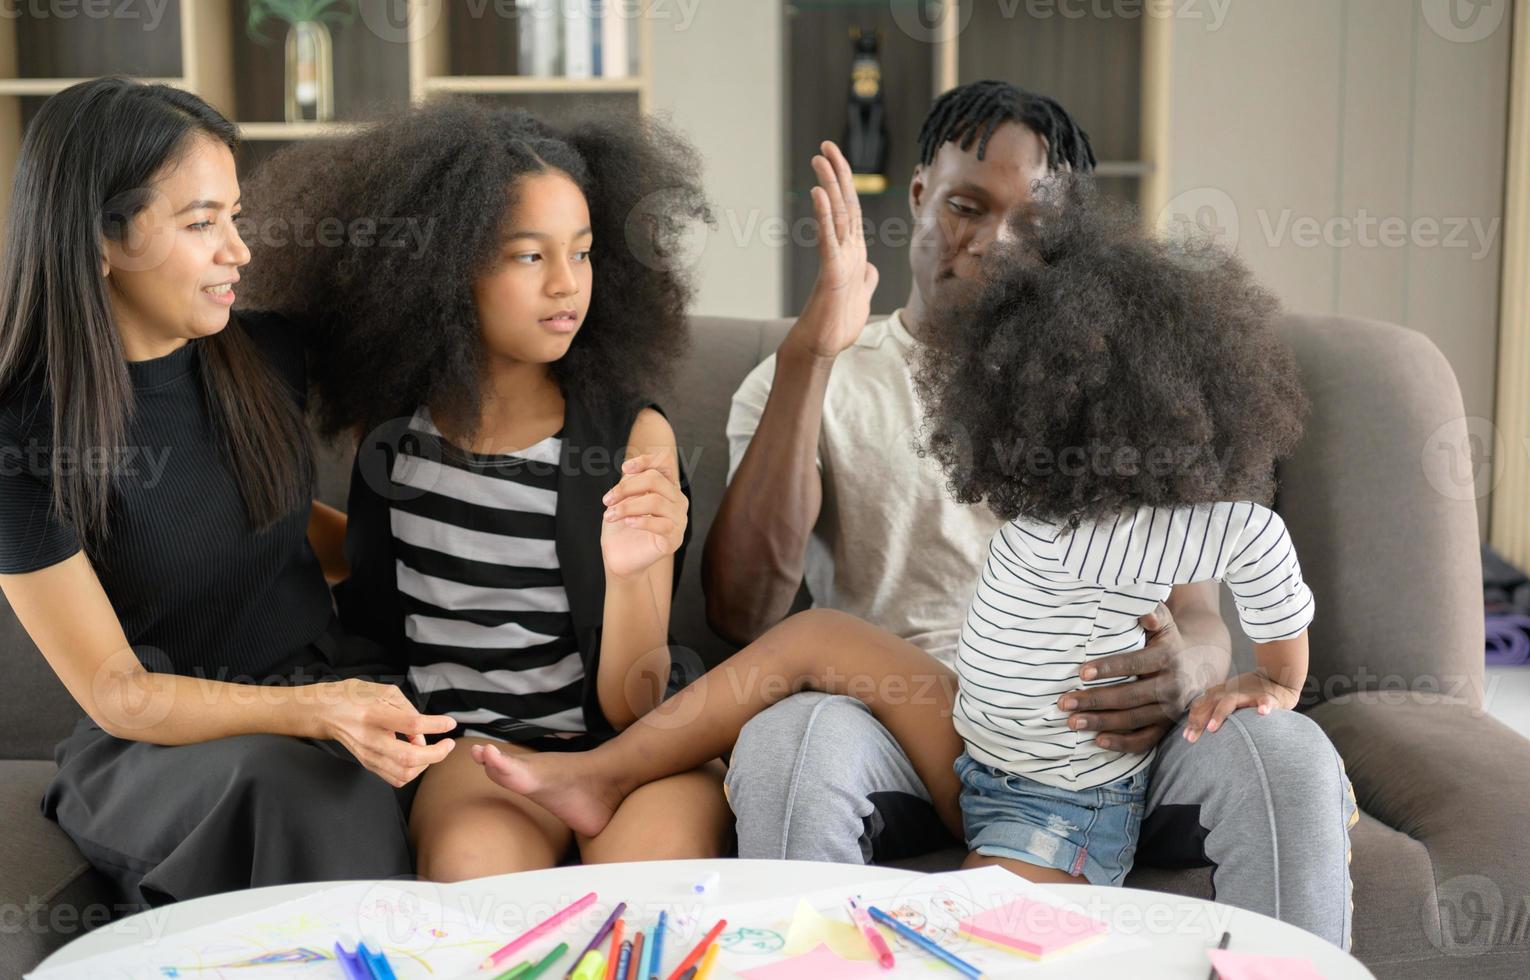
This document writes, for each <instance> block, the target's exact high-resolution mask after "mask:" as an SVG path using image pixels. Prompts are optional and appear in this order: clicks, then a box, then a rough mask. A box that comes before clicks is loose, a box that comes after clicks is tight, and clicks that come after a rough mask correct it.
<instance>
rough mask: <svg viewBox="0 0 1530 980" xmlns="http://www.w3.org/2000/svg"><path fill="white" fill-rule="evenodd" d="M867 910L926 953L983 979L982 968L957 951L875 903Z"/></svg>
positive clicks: (980, 979)
mask: <svg viewBox="0 0 1530 980" xmlns="http://www.w3.org/2000/svg"><path fill="white" fill-rule="evenodd" d="M866 912H867V913H868V914H869V915H870V916H871V917H872V918H873V919H875V920H876V921H877V922H880V923H881V924H882V925H884V926H886V927H887V928H889V929H891V930H892V931H893V932H896V933H897V934H898V935H900V936H902V937H903V938H904V939H907V940H908V941H909V942H911V943H913V944H914V945H915V946H918V947H919V948H920V949H922V950H924V951H925V952H926V953H929V954H930V955H931V956H933V957H935V958H936V959H938V960H940V961H942V962H943V963H945V964H946V965H947V966H950V967H952V968H953V969H957V970H960V971H961V972H963V973H965V974H966V975H967V976H969V977H972V978H973V980H983V971H982V970H979V969H978V968H977V967H975V966H973V965H972V964H971V963H968V962H967V961H966V960H964V959H962V958H961V957H960V956H957V955H956V954H955V953H953V952H951V951H950V950H948V949H946V948H945V947H944V946H942V945H940V944H939V943H937V942H936V941H935V940H933V939H931V938H929V937H928V936H926V935H924V934H923V933H921V932H919V931H918V930H916V929H911V928H909V927H908V926H906V925H904V924H903V923H901V922H899V921H898V920H897V919H894V918H893V917H892V916H890V915H888V914H887V913H886V912H883V911H882V910H881V909H879V908H877V907H876V906H875V905H871V906H868V907H867V908H866Z"/></svg>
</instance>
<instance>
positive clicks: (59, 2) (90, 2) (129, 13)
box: [0, 0, 170, 31]
mask: <svg viewBox="0 0 1530 980" xmlns="http://www.w3.org/2000/svg"><path fill="white" fill-rule="evenodd" d="M169 6H170V0H0V19H3V20H19V19H21V18H23V17H25V18H26V19H27V20H48V19H53V20H74V19H75V18H77V17H84V18H87V19H89V20H120V21H139V22H141V23H142V24H143V29H144V30H145V31H153V30H158V29H159V25H160V23H161V22H163V21H164V19H165V10H166V9H168V8H169Z"/></svg>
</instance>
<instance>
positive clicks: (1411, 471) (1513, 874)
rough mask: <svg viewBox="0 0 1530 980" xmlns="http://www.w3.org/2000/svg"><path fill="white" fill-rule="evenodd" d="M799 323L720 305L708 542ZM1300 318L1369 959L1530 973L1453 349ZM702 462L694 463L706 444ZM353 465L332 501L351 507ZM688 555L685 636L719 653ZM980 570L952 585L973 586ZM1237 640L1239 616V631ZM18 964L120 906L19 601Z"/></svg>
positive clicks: (13, 939)
mask: <svg viewBox="0 0 1530 980" xmlns="http://www.w3.org/2000/svg"><path fill="white" fill-rule="evenodd" d="M787 326H788V322H787V321H749V320H719V319H701V320H698V321H697V322H696V324H695V342H694V348H693V352H692V355H691V357H690V358H689V360H688V361H687V363H686V365H685V368H684V370H683V372H682V376H681V378H680V381H679V384H678V385H677V387H676V391H677V392H678V394H675V395H672V396H671V397H670V398H668V399H667V406H666V407H667V408H668V409H669V411H670V414H671V417H672V419H673V421H674V423H675V428H676V430H677V432H678V433H679V436H680V443H681V446H682V450H683V451H684V452H685V453H687V454H688V455H687V458H688V459H689V460H690V461H691V462H692V463H693V464H694V471H693V474H692V476H693V480H694V499H693V508H692V510H693V521H694V527H695V534H696V540H697V541H698V542H699V541H702V540H704V539H705V536H706V533H707V529H708V527H709V525H710V523H711V516H712V514H713V512H714V511H715V510H716V507H717V503H718V500H719V497H720V494H721V492H722V486H723V480H724V476H725V474H726V471H727V448H726V443H725V440H724V438H723V421H724V419H725V418H726V416H727V410H728V401H729V396H730V394H731V393H732V391H733V390H734V388H735V387H736V386H737V385H738V383H739V382H740V380H742V378H743V377H744V375H745V374H746V373H747V372H748V370H749V369H750V368H752V367H753V366H754V365H755V364H757V363H758V362H759V361H760V360H761V359H762V358H764V357H765V356H766V355H768V354H769V353H770V352H771V351H772V350H774V348H775V345H776V343H777V342H778V341H779V339H780V337H781V336H782V335H783V333H784V331H785V329H786V327H787ZM1283 329H1284V331H1285V333H1286V336H1287V337H1288V338H1289V340H1290V343H1291V344H1292V346H1293V347H1294V349H1295V350H1296V352H1297V355H1298V357H1299V359H1300V361H1301V364H1302V366H1303V370H1304V372H1305V376H1306V383H1307V387H1308V390H1309V392H1310V394H1311V397H1312V402H1313V415H1312V418H1311V422H1310V426H1309V431H1308V434H1307V437H1306V439H1305V441H1304V443H1303V445H1302V448H1301V451H1300V452H1299V453H1298V454H1297V456H1296V458H1294V459H1292V460H1291V461H1290V462H1289V463H1288V464H1286V465H1285V467H1284V468H1283V470H1282V473H1281V478H1282V487H1283V489H1282V493H1281V498H1280V500H1279V502H1278V507H1279V510H1280V511H1281V513H1282V514H1283V516H1284V517H1285V519H1286V521H1287V523H1288V525H1289V526H1290V528H1291V532H1292V534H1293V535H1294V537H1295V539H1296V543H1297V546H1298V548H1299V550H1300V552H1301V554H1302V564H1303V567H1304V569H1305V570H1306V573H1307V577H1308V580H1309V582H1310V584H1311V585H1312V588H1313V590H1314V591H1315V592H1316V593H1317V595H1318V597H1319V602H1320V609H1321V612H1320V615H1319V617H1318V620H1317V622H1316V624H1315V625H1314V627H1313V630H1312V669H1313V676H1314V678H1315V679H1316V680H1317V682H1318V684H1319V688H1320V690H1321V692H1322V694H1323V702H1322V703H1320V704H1318V705H1317V706H1316V707H1314V708H1312V709H1311V715H1312V717H1313V718H1314V719H1316V720H1317V721H1318V722H1319V723H1320V724H1321V725H1322V726H1323V728H1324V729H1325V730H1326V731H1327V732H1328V734H1329V735H1330V736H1331V737H1332V738H1333V740H1334V742H1335V743H1336V744H1337V745H1338V747H1339V750H1340V752H1341V753H1342V754H1343V756H1344V759H1345V762H1346V765H1347V767H1348V770H1349V773H1350V776H1351V778H1352V779H1353V781H1354V784H1355V790H1356V792H1357V794H1358V798H1359V802H1360V805H1361V808H1362V811H1363V813H1362V815H1361V817H1360V822H1359V824H1358V825H1357V826H1356V827H1355V828H1354V831H1353V845H1354V858H1353V873H1354V902H1355V918H1354V923H1355V925H1354V952H1355V955H1357V956H1358V957H1360V958H1361V959H1362V960H1364V961H1365V962H1366V963H1367V964H1368V965H1369V966H1370V968H1371V969H1372V970H1373V971H1374V972H1375V973H1376V974H1377V975H1378V976H1379V977H1383V978H1394V977H1395V978H1415V977H1416V978H1429V980H1433V978H1438V977H1447V976H1467V975H1470V976H1473V977H1505V978H1508V977H1516V978H1521V977H1525V976H1530V828H1527V827H1521V826H1520V825H1519V824H1518V823H1517V822H1516V821H1517V820H1518V819H1519V818H1520V817H1521V816H1523V815H1526V814H1530V742H1527V741H1526V740H1524V739H1522V738H1521V737H1520V736H1518V735H1516V734H1514V733H1513V732H1512V731H1510V730H1509V729H1507V728H1505V727H1504V726H1503V725H1500V724H1499V723H1497V722H1496V721H1494V720H1492V719H1491V718H1488V717H1486V716H1485V715H1484V714H1483V712H1482V709H1481V690H1482V661H1483V627H1482V602H1481V590H1480V566H1479V553H1478V535H1477V518H1476V508H1475V502H1474V501H1473V500H1471V499H1465V500H1462V499H1456V496H1457V495H1453V494H1450V493H1443V492H1441V491H1440V490H1437V489H1436V487H1437V486H1439V487H1446V488H1449V487H1450V486H1451V485H1452V484H1451V482H1450V478H1451V474H1450V473H1449V470H1448V468H1449V465H1450V462H1451V460H1450V459H1449V458H1448V453H1447V452H1444V451H1440V450H1439V448H1438V445H1439V442H1440V441H1441V440H1445V441H1451V440H1455V441H1459V437H1460V435H1461V434H1462V433H1463V432H1464V427H1465V424H1466V423H1465V420H1464V418H1463V415H1464V413H1463V411H1462V405H1461V397H1460V392H1459V390H1458V388H1457V386H1456V381H1455V378H1454V376H1453V375H1452V373H1451V371H1450V368H1449V366H1448V365H1447V364H1446V362H1445V359H1444V357H1443V356H1441V354H1440V353H1439V351H1438V350H1436V349H1435V348H1434V346H1433V345H1431V344H1430V343H1429V342H1428V341H1427V340H1425V339H1424V338H1423V337H1422V336H1420V335H1419V334H1416V333H1413V332H1411V331H1407V330H1403V329H1401V328H1399V327H1394V326H1390V325H1387V324H1382V323H1372V322H1366V321H1360V320H1354V319H1344V318H1336V317H1328V318H1314V317H1291V318H1289V319H1288V320H1287V322H1286V323H1285V324H1284V328H1283ZM692 454H695V455H692ZM346 476H347V469H346V461H345V460H344V459H341V458H335V459H330V460H327V461H326V465H325V473H324V479H323V496H324V497H325V499H327V500H329V501H330V502H335V503H341V502H343V500H344V486H345V479H346ZM699 565H700V554H699V550H696V551H693V552H692V560H691V561H689V562H688V563H687V568H686V570H685V578H684V581H683V584H682V593H681V595H680V596H679V597H678V599H677V602H676V605H675V613H674V616H675V622H674V631H675V634H676V636H677V637H679V638H680V640H681V641H682V642H683V643H685V644H687V645H689V646H691V647H692V648H693V649H694V650H696V651H697V652H698V653H699V654H701V656H702V657H703V658H704V659H705V660H706V661H708V662H716V661H717V660H718V659H720V658H721V657H723V656H725V655H726V654H727V652H728V648H727V647H726V646H724V645H723V644H722V643H721V642H720V641H718V640H717V639H716V638H715V637H714V636H713V635H712V634H711V633H710V631H709V630H708V629H707V627H706V622H705V616H704V613H703V604H702V600H701V593H700V586H699V582H698V568H699ZM964 586H965V583H953V587H964ZM1234 632H1235V633H1236V630H1234ZM0 644H3V646H0V649H3V650H4V651H5V662H6V669H5V674H6V676H8V677H9V678H10V681H9V683H8V684H7V686H6V689H5V692H4V694H0V705H3V708H0V760H5V761H0V977H14V976H19V975H20V974H21V973H22V971H23V970H25V969H27V968H29V967H30V966H32V965H33V964H35V963H36V962H37V961H38V960H39V959H41V958H42V957H43V956H45V955H47V954H48V953H49V952H50V951H52V950H53V949H55V948H57V947H58V946H60V945H62V944H63V943H65V942H67V941H69V940H70V939H71V938H73V937H74V936H76V935H78V934H79V933H80V932H82V931H83V930H85V929H88V928H92V927H94V926H96V925H99V924H100V923H101V922H102V921H104V920H105V919H106V918H107V917H109V916H110V915H112V914H113V913H114V911H115V910H114V909H113V907H112V904H111V903H112V899H111V898H110V897H109V896H108V894H107V892H106V891H105V889H104V888H103V882H102V880H101V879H100V878H99V877H98V876H97V875H96V874H95V873H94V872H93V871H92V870H91V869H90V868H89V867H88V866H87V865H86V864H85V862H84V860H83V859H82V858H81V857H80V855H79V853H78V852H77V851H76V850H75V849H74V847H73V845H72V844H71V843H70V841H69V840H68V839H67V838H65V837H64V835H63V834H62V833H61V832H60V831H59V830H58V828H57V827H55V826H54V825H53V824H51V823H49V822H47V821H46V820H44V819H43V818H42V817H41V816H40V815H39V813H38V807H37V801H38V799H39V798H40V797H41V795H42V792H43V787H44V786H45V785H46V783H47V781H48V779H49V775H50V772H51V770H52V768H53V766H52V763H51V762H49V761H47V760H49V759H50V758H51V757H52V748H53V745H54V743H55V742H56V741H57V740H58V739H59V738H60V737H61V736H62V735H63V734H64V733H65V732H66V731H67V730H68V728H69V727H70V726H71V725H72V724H73V722H74V719H75V718H77V717H78V716H79V710H78V708H77V707H76V706H75V704H74V703H73V701H72V700H71V699H70V698H69V696H68V695H67V694H66V693H65V692H64V690H63V689H62V687H61V686H60V685H59V684H58V682H57V681H56V680H55V679H54V677H53V675H52V674H51V672H50V671H49V670H48V668H47V666H46V665H45V664H44V662H43V661H42V658H41V657H40V656H39V655H38V653H37V651H36V649H35V648H34V647H33V645H32V644H31V642H30V641H29V640H28V639H27V637H26V634H25V633H24V632H23V631H22V630H21V628H20V626H19V625H18V624H17V623H16V621H15V619H14V617H13V616H11V615H9V613H8V612H7V613H6V614H4V615H3V616H0ZM1129 884H1131V885H1134V886H1137V887H1145V888H1157V889H1163V890H1167V891H1174V892H1182V893H1186V894H1193V895H1199V896H1202V897H1211V881H1210V875H1209V873H1207V872H1206V871H1204V870H1199V871H1195V870H1192V871H1167V870H1159V869H1153V868H1138V869H1137V870H1136V871H1134V872H1133V875H1132V878H1131V879H1130V881H1129Z"/></svg>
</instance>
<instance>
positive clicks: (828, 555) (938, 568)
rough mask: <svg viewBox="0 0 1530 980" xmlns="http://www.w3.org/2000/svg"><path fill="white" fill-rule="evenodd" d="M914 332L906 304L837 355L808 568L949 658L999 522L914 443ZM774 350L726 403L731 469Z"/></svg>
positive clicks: (919, 414)
mask: <svg viewBox="0 0 1530 980" xmlns="http://www.w3.org/2000/svg"><path fill="white" fill-rule="evenodd" d="M913 352H914V339H913V337H911V336H910V335H909V333H908V331H907V330H906V329H905V328H904V326H903V320H902V311H901V310H900V311H898V312H897V313H894V314H893V315H892V316H890V317H888V318H887V319H886V320H881V321H878V322H874V323H870V324H867V326H866V329H865V330H864V331H863V332H862V333H861V336H860V339H859V340H857V341H856V342H855V345H854V346H852V347H851V348H850V349H848V350H846V351H845V352H844V353H842V354H840V356H839V358H838V359H837V360H836V361H835V363H834V370H833V372H832V373H831V374H830V375H829V386H828V391H827V393H826V395H825V397H824V406H823V427H822V429H821V431H820V433H819V438H818V468H819V472H820V473H821V474H822V475H823V509H822V511H821V512H820V515H819V518H818V524H817V525H816V526H815V527H814V529H813V534H812V537H811V538H810V539H809V541H808V548H807V556H806V567H805V570H804V578H805V579H806V581H807V587H808V591H809V592H810V593H812V596H813V605H815V606H820V607H829V608H832V609H839V610H842V611H844V612H847V613H850V614H852V615H854V616H858V617H860V618H861V619H864V620H866V621H867V622H870V623H873V624H875V625H877V626H880V627H881V628H883V629H885V630H888V631H889V632H892V633H896V634H897V635H898V636H901V637H903V638H904V639H907V640H909V641H911V642H913V643H915V644H917V645H918V646H920V647H922V648H923V649H925V650H926V651H928V652H929V653H930V654H932V655H934V656H935V657H937V658H939V659H940V660H941V661H943V662H945V663H947V664H950V665H953V666H954V664H955V661H956V645H957V640H958V638H959V637H960V635H961V628H962V621H963V620H964V619H965V618H966V615H967V607H968V605H969V604H970V603H971V601H972V593H973V590H974V588H976V585H977V581H978V576H979V573H980V572H981V570H982V563H983V561H984V558H985V557H986V555H987V549H988V542H989V541H990V539H992V538H993V535H994V533H995V532H996V531H997V530H998V528H999V525H1000V523H1002V522H1001V521H1000V520H999V519H998V518H997V517H995V516H994V515H993V513H992V512H991V511H989V510H988V508H987V507H985V506H983V505H980V504H979V505H968V504H959V503H957V502H955V501H954V500H952V499H951V497H950V495H949V493H948V492H947V490H946V475H945V473H944V472H943V471H942V470H941V468H940V464H939V463H937V462H936V461H935V460H934V459H928V458H922V457H920V456H919V454H918V446H919V441H918V440H919V435H920V431H921V428H922V419H923V408H922V407H921V405H920V402H919V398H918V395H917V393H916V392H915V390H914V369H913V364H912V361H911V358H912V356H913ZM775 373H776V358H775V355H771V356H770V357H769V358H767V359H766V360H765V361H764V362H763V363H761V364H760V365H759V366H758V367H756V368H755V369H754V370H753V371H751V372H750V374H749V376H748V377H747V378H745V379H744V383H743V384H742V385H741V386H740V387H739V390H738V392H737V393H736V394H734V396H733V408H732V411H731V412H730V413H729V415H728V454H729V467H728V479H729V481H730V482H731V481H732V479H733V474H734V473H735V472H736V471H737V470H738V465H739V463H740V461H742V460H743V458H744V451H745V450H746V449H748V448H749V440H750V439H752V438H753V437H754V432H755V430H756V429H757V428H758V427H759V424H760V416H761V415H762V414H763V413H764V411H765V401H766V399H767V398H768V397H769V396H770V386H771V383H772V381H773V380H774V379H775Z"/></svg>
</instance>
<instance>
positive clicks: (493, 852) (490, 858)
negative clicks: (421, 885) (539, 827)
mask: <svg viewBox="0 0 1530 980" xmlns="http://www.w3.org/2000/svg"><path fill="white" fill-rule="evenodd" d="M415 855H416V857H415V863H416V868H417V871H418V874H419V876H420V877H421V878H424V879H425V880H427V881H438V882H442V883H447V882H453V881H467V880H468V879H471V878H483V877H487V876H489V875H501V874H511V873H513V872H517V871H540V870H542V869H544V868H552V867H556V866H557V864H558V861H559V859H560V858H561V857H562V856H563V855H562V854H561V853H560V852H559V850H558V849H557V848H556V847H555V846H554V845H553V843H552V842H550V841H547V840H545V839H542V837H541V835H539V834H536V833H524V834H509V833H505V832H503V831H502V832H500V833H494V832H491V831H489V830H487V829H486V828H481V827H480V828H469V827H463V826H460V825H458V826H454V827H453V826H448V827H445V828H442V830H441V831H440V832H437V833H431V834H424V835H420V836H419V837H417V838H416V840H415Z"/></svg>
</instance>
